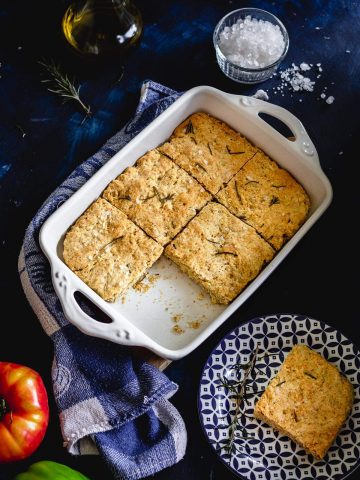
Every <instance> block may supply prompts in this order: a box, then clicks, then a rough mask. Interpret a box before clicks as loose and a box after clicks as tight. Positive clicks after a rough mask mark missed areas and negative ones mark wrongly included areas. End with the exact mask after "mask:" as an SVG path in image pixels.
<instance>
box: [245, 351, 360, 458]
mask: <svg viewBox="0 0 360 480" xmlns="http://www.w3.org/2000/svg"><path fill="white" fill-rule="evenodd" d="M353 397H354V393H353V387H352V385H351V383H350V382H349V380H348V379H347V378H346V377H344V376H343V375H341V374H340V372H339V371H338V369H337V368H336V367H335V366H334V365H331V364H330V363H329V362H327V361H326V360H325V359H324V358H323V357H322V356H321V355H319V354H318V353H316V352H315V351H313V350H311V349H310V348H309V347H307V346H305V345H295V346H294V347H293V349H292V350H291V352H290V353H289V354H288V356H287V357H286V359H285V361H284V363H283V364H282V366H281V368H280V370H279V372H278V374H277V375H276V376H275V377H274V378H273V379H272V380H271V382H270V383H269V385H268V386H267V388H266V390H265V392H264V393H263V394H262V396H261V398H260V400H259V401H258V402H257V404H256V405H255V410H254V415H255V417H257V418H258V419H260V420H263V421H264V422H266V423H267V424H268V425H271V426H272V427H274V428H275V429H276V430H278V431H279V432H281V433H282V434H284V435H287V436H288V437H290V438H291V439H292V440H294V441H295V442H296V443H298V444H299V445H300V446H301V447H303V448H305V449H306V450H307V451H308V452H309V453H311V454H312V455H313V456H314V457H315V458H317V459H322V458H323V457H324V456H325V454H326V452H327V450H328V449H329V448H330V446H331V445H332V443H333V442H334V440H335V437H336V436H337V434H338V433H339V431H340V429H341V427H342V425H343V424H344V422H345V420H346V418H347V416H348V415H349V413H350V411H351V408H352V404H353Z"/></svg>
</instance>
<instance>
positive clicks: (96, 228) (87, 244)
mask: <svg viewBox="0 0 360 480" xmlns="http://www.w3.org/2000/svg"><path fill="white" fill-rule="evenodd" d="M123 218H124V215H123V213H122V212H120V211H119V210H118V209H117V208H115V207H113V206H112V205H111V204H110V203H109V202H107V201H106V200H103V199H102V198H98V199H97V200H96V201H95V202H94V203H93V204H92V205H90V207H89V208H88V209H87V210H86V211H85V212H84V213H83V214H82V215H81V217H79V218H78V219H77V220H76V222H75V223H74V225H73V226H72V227H71V228H70V230H69V231H68V232H67V234H66V236H65V239H64V250H63V257H64V260H65V263H66V264H67V265H68V266H69V267H70V268H71V270H81V269H82V268H85V267H86V265H88V264H89V263H91V262H93V261H94V258H95V255H96V254H97V253H98V252H99V250H100V249H101V248H103V247H104V246H105V245H107V244H108V243H110V242H112V241H113V240H114V239H115V238H117V237H119V236H120V233H121V231H122V220H123Z"/></svg>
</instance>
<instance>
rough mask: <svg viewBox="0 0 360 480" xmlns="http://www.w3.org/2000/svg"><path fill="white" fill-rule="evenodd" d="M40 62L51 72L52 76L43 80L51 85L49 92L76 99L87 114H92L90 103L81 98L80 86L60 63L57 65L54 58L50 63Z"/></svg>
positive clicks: (68, 98) (65, 99)
mask: <svg viewBox="0 0 360 480" xmlns="http://www.w3.org/2000/svg"><path fill="white" fill-rule="evenodd" d="M39 64H40V65H41V66H42V67H44V69H45V70H46V71H47V72H48V73H49V75H50V76H51V78H48V79H45V80H42V83H47V84H49V85H50V87H48V90H49V92H52V93H56V94H57V95H60V96H61V97H63V98H64V101H67V100H74V101H75V102H77V103H78V104H79V105H80V107H81V108H82V110H84V112H85V114H86V116H87V117H88V116H90V115H91V110H90V107H89V105H86V104H85V103H84V102H83V101H82V100H81V98H80V87H76V86H75V83H74V80H71V79H70V78H69V77H68V75H66V74H65V73H63V72H62V71H61V68H60V66H59V65H56V63H55V62H54V60H51V62H50V63H47V62H45V61H40V62H39Z"/></svg>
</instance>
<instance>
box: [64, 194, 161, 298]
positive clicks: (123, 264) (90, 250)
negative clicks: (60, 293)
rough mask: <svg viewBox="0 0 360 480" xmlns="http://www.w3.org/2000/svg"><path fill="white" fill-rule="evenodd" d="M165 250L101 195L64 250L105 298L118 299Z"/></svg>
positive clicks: (67, 259) (69, 236) (70, 262)
mask: <svg viewBox="0 0 360 480" xmlns="http://www.w3.org/2000/svg"><path fill="white" fill-rule="evenodd" d="M162 252H163V248H162V247H161V245H159V244H158V243H157V242H155V240H153V239H152V238H150V237H148V236H147V235H146V233H144V232H143V231H142V230H141V229H140V228H139V227H137V226H136V225H135V224H134V223H133V222H132V221H131V220H129V219H128V218H127V217H126V215H125V214H124V213H123V212H121V211H120V210H118V209H117V208H115V207H113V206H112V205H111V204H110V203H108V202H107V201H106V200H103V199H101V198H100V199H98V200H96V202H95V203H94V204H93V205H91V206H90V207H89V208H88V210H86V211H85V213H84V214H83V215H82V216H81V217H80V218H79V219H78V220H77V222H76V223H75V225H74V226H73V227H72V228H71V229H70V231H69V232H68V233H67V235H66V237H65V240H64V252H63V253H64V260H65V262H66V263H67V265H68V266H69V267H70V268H71V269H72V270H73V271H74V272H75V273H76V275H78V277H80V278H81V279H82V280H83V281H84V282H85V283H86V284H87V285H88V286H89V287H90V288H92V289H93V290H94V291H95V292H96V293H98V294H99V295H100V296H101V297H102V298H103V299H104V300H107V301H111V302H114V301H115V300H116V299H117V298H118V297H119V296H120V295H122V294H124V293H125V292H126V291H127V290H128V288H130V287H131V286H132V285H134V284H135V283H136V282H138V281H139V280H140V279H141V278H142V277H143V276H144V275H145V273H146V271H147V269H148V268H150V267H151V265H153V263H154V262H155V261H156V260H157V259H158V258H159V257H160V255H161V254H162ZM76 267H79V268H76Z"/></svg>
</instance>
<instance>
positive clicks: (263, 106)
mask: <svg viewBox="0 0 360 480" xmlns="http://www.w3.org/2000/svg"><path fill="white" fill-rule="evenodd" d="M234 97H237V102H239V103H240V105H241V106H242V107H243V108H245V109H246V110H247V112H248V113H250V112H251V114H252V116H253V118H254V120H255V121H256V123H258V124H259V125H260V124H264V123H265V124H267V126H269V127H270V128H273V127H272V126H271V125H269V124H268V122H266V120H263V119H262V118H261V117H260V116H259V114H260V113H266V114H267V115H270V116H272V117H275V118H277V119H278V120H280V121H281V122H283V123H284V124H285V125H286V126H287V127H288V128H289V129H290V130H291V131H292V133H293V135H294V137H295V140H290V139H286V140H287V141H288V142H291V144H292V145H291V146H292V147H293V148H294V149H296V150H297V151H298V152H299V153H300V155H301V156H302V157H303V158H305V159H307V160H311V161H312V162H313V163H315V165H316V166H320V161H319V157H318V154H317V152H316V148H315V146H314V144H313V142H312V141H311V139H310V137H309V135H308V133H307V131H306V130H305V128H304V126H303V124H302V123H301V122H300V120H299V119H298V118H297V117H295V115H293V114H292V113H290V112H289V111H288V110H286V109H285V108H282V107H279V106H278V105H274V104H273V103H268V102H265V101H263V100H259V99H257V98H253V97H246V96H243V95H241V96H240V98H239V96H238V95H234ZM284 138H286V137H284Z"/></svg>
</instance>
